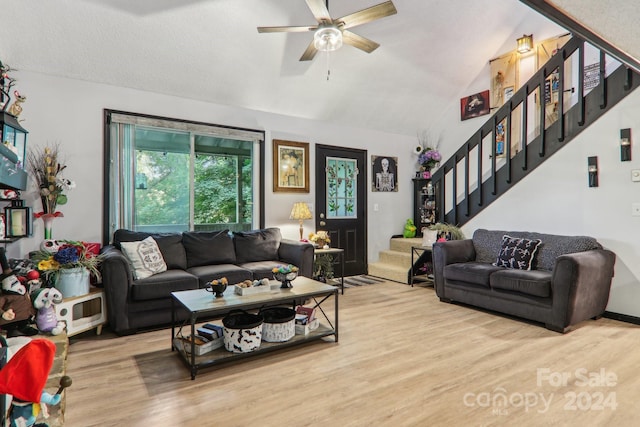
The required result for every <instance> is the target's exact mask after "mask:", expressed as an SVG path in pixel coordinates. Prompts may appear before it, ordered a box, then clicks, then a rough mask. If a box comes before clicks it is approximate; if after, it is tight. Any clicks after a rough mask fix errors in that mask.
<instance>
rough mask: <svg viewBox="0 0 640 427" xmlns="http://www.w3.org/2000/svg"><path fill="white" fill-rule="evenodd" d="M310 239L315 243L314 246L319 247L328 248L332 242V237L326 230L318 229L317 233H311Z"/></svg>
mask: <svg viewBox="0 0 640 427" xmlns="http://www.w3.org/2000/svg"><path fill="white" fill-rule="evenodd" d="M309 241H310V242H311V243H313V245H314V246H316V247H318V248H321V249H322V248H324V249H328V248H329V244H330V243H331V239H330V238H329V233H327V232H326V231H322V230H318V231H316V232H315V233H311V234H309Z"/></svg>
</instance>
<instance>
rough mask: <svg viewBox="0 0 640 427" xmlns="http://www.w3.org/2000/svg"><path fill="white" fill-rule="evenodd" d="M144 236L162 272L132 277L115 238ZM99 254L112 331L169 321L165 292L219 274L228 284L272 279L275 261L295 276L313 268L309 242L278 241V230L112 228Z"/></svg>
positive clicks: (200, 285)
mask: <svg viewBox="0 0 640 427" xmlns="http://www.w3.org/2000/svg"><path fill="white" fill-rule="evenodd" d="M148 236H152V237H153V238H154V240H155V241H156V242H157V244H158V247H159V249H160V252H161V253H162V257H163V258H164V261H165V263H166V264H167V271H165V272H162V273H159V274H155V275H153V276H151V277H148V278H145V279H141V280H134V276H133V274H132V269H131V266H130V264H129V261H128V259H127V258H126V256H125V255H124V254H123V253H122V251H121V248H120V242H134V241H141V240H143V239H145V238H146V237H148ZM102 254H103V255H104V261H103V262H102V265H101V270H102V283H103V285H104V290H105V296H106V302H107V313H108V318H109V325H110V327H111V329H112V330H113V331H115V332H116V333H117V334H118V335H125V334H131V333H134V332H136V331H137V330H138V329H143V328H149V327H155V326H163V325H166V324H168V323H170V322H171V292H175V291H184V290H190V289H198V288H203V287H204V286H205V284H206V283H207V282H209V281H211V280H213V279H220V278H221V277H226V278H227V279H228V281H229V284H234V283H239V282H242V281H243V280H247V279H251V280H257V279H262V278H265V277H266V278H269V279H272V278H273V273H272V272H271V269H272V268H273V267H274V266H276V265H278V264H293V265H295V266H297V267H298V268H299V269H300V270H299V274H300V275H301V276H306V277H311V275H312V271H313V246H312V245H311V244H309V243H303V242H298V241H294V240H287V239H282V236H281V234H280V229H278V228H267V229H262V230H254V231H250V232H233V233H230V232H228V231H215V232H184V233H170V234H153V233H143V232H133V231H128V230H117V231H116V232H115V233H114V236H113V244H111V245H108V246H105V247H104V248H103V249H102Z"/></svg>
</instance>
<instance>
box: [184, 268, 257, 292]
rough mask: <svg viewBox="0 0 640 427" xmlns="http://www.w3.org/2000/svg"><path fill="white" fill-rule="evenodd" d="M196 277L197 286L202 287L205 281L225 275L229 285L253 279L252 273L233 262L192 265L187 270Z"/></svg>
mask: <svg viewBox="0 0 640 427" xmlns="http://www.w3.org/2000/svg"><path fill="white" fill-rule="evenodd" d="M187 271H188V272H189V273H191V274H193V275H194V276H196V277H197V278H198V286H199V287H201V288H204V287H205V286H206V284H207V282H210V281H212V280H214V279H222V278H223V277H226V278H227V280H228V281H229V285H235V284H236V283H240V282H242V281H244V280H253V273H251V272H250V271H249V270H247V269H246V268H242V267H238V266H237V265H233V264H214V265H202V266H199V267H192V268H190V269H188V270H187Z"/></svg>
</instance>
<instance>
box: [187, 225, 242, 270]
mask: <svg viewBox="0 0 640 427" xmlns="http://www.w3.org/2000/svg"><path fill="white" fill-rule="evenodd" d="M182 244H183V245H184V248H185V250H186V252H187V268H191V267H198V266H201V265H213V264H234V263H235V262H236V253H235V250H234V248H233V240H232V238H231V235H230V234H229V230H223V231H206V232H205V231H188V232H184V233H182Z"/></svg>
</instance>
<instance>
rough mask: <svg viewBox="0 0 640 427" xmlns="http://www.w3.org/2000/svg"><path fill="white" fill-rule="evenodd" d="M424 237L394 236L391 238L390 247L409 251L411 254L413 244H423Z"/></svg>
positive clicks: (400, 250)
mask: <svg viewBox="0 0 640 427" xmlns="http://www.w3.org/2000/svg"><path fill="white" fill-rule="evenodd" d="M421 245H422V237H413V238H410V239H405V238H402V237H394V238H393V239H391V240H390V248H391V250H392V251H398V252H407V253H409V254H411V246H421Z"/></svg>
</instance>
